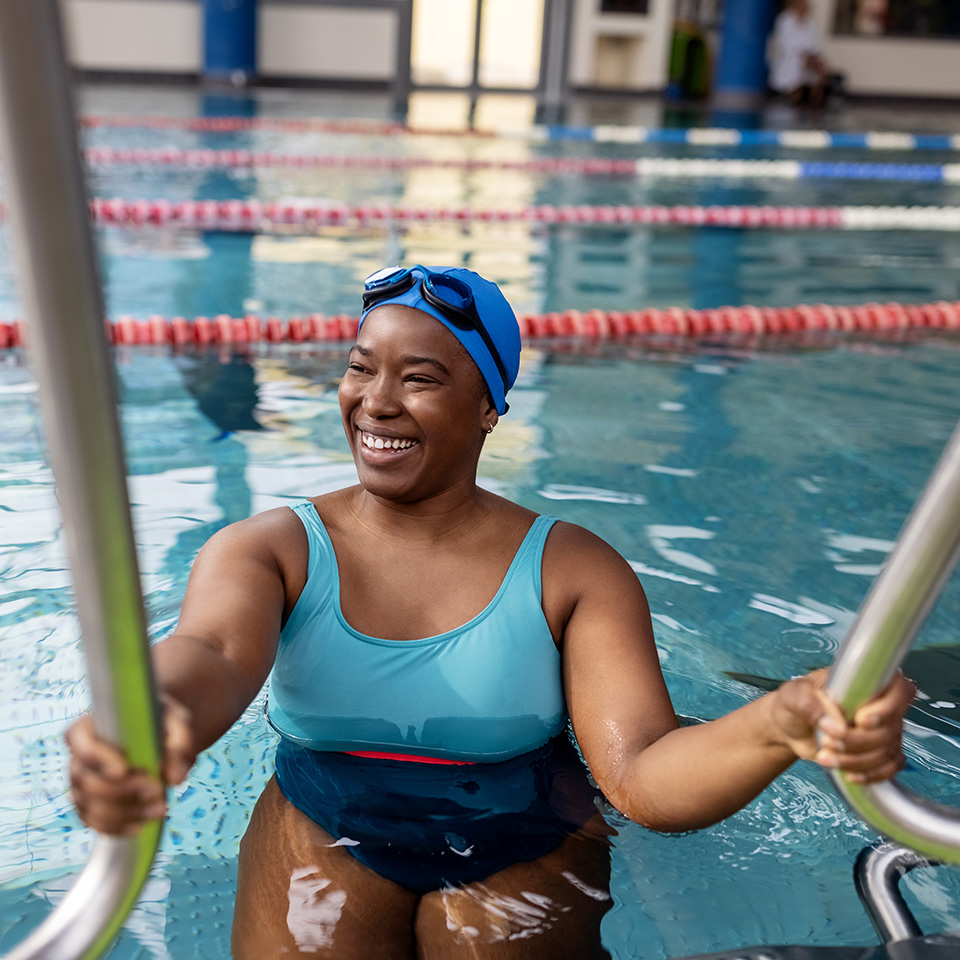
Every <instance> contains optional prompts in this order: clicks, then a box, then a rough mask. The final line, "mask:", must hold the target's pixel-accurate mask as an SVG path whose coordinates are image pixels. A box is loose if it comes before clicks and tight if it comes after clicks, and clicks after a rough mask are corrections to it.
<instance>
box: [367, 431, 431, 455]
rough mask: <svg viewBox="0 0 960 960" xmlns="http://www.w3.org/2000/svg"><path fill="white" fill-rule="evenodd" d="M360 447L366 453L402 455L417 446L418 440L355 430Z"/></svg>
mask: <svg viewBox="0 0 960 960" xmlns="http://www.w3.org/2000/svg"><path fill="white" fill-rule="evenodd" d="M357 435H358V436H359V438H360V444H361V446H362V447H363V448H364V449H365V450H367V451H373V452H377V453H378V452H380V451H383V452H384V453H385V454H396V453H402V452H404V451H406V450H409V449H411V448H412V447H415V446H417V444H418V443H419V442H420V441H419V440H413V439H411V438H409V437H390V436H386V435H385V434H379V433H370V432H368V431H366V430H359V429H358V430H357Z"/></svg>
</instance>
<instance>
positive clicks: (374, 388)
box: [363, 374, 401, 417]
mask: <svg viewBox="0 0 960 960" xmlns="http://www.w3.org/2000/svg"><path fill="white" fill-rule="evenodd" d="M397 389H398V384H397V383H396V380H395V378H393V377H388V376H385V375H383V374H381V375H379V376H376V377H373V378H372V379H371V381H370V383H369V384H368V385H367V389H366V390H365V391H364V394H363V408H364V410H365V411H366V413H367V414H369V415H370V416H372V417H391V416H396V415H397V414H398V413H399V412H400V409H401V404H400V400H399V397H398V392H397Z"/></svg>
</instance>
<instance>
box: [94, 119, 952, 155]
mask: <svg viewBox="0 0 960 960" xmlns="http://www.w3.org/2000/svg"><path fill="white" fill-rule="evenodd" d="M80 123H81V125H82V126H85V127H91V128H96V127H121V128H129V127H143V128H152V129H181V130H193V131H197V132H209V133H236V132H240V131H246V130H278V131H287V132H292V133H346V134H367V135H371V136H398V135H401V134H414V135H426V136H459V137H463V136H474V137H499V138H512V139H525V140H533V141H548V140H590V141H594V142H596V143H673V144H689V145H691V146H775V147H792V148H795V149H801V150H828V149H836V148H853V149H865V150H950V151H952V150H960V134H939V133H935V134H929V133H928V134H924V133H902V132H897V131H890V130H873V131H865V132H842V131H840V132H833V131H829V130H742V129H737V128H734V127H683V128H657V127H643V126H629V125H614V124H599V125H597V126H591V127H582V126H567V125H563V124H553V125H549V124H533V125H530V126H524V127H498V128H491V129H478V128H476V127H458V128H445V129H439V128H438V129H434V128H432V127H409V126H407V125H406V124H403V123H399V122H395V121H389V120H382V121H377V120H330V119H323V118H319V117H169V116H122V115H121V116H111V117H104V116H86V117H82V118H81V120H80Z"/></svg>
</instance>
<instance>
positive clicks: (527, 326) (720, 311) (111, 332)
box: [0, 301, 960, 348]
mask: <svg viewBox="0 0 960 960" xmlns="http://www.w3.org/2000/svg"><path fill="white" fill-rule="evenodd" d="M517 319H518V321H519V323H520V332H521V335H522V336H523V337H525V338H527V339H557V338H560V339H569V338H590V339H601V340H603V339H615V338H618V337H629V336H639V337H673V338H687V339H698V338H708V337H716V336H720V337H724V336H748V337H767V336H773V337H776V336H789V335H792V334H806V333H836V334H883V333H896V332H898V331H899V332H906V331H910V330H940V331H960V301H953V302H948V301H940V302H937V303H926V304H905V303H866V304H862V305H859V306H831V305H829V304H824V303H818V304H800V305H799V306H795V307H753V306H745V307H718V308H716V309H709V310H693V309H685V308H683V307H668V308H666V309H658V308H655V307H649V308H647V309H645V310H622V311H621V310H606V311H605V310H586V311H578V310H566V311H563V312H562V313H542V314H520V315H518V317H517ZM358 323H359V318H358V317H355V316H350V315H348V314H338V315H336V316H324V315H323V314H311V315H310V316H302V317H290V318H288V319H281V318H279V317H260V316H255V315H250V316H246V317H230V316H226V315H224V316H218V317H196V318H195V319H193V320H187V319H186V318H185V317H173V318H167V317H160V316H153V317H150V318H148V319H146V320H143V319H136V318H134V317H126V316H125V317H120V318H119V319H117V320H113V321H107V324H106V329H107V336H108V339H109V341H110V342H111V343H113V344H123V345H132V346H133V345H155V346H161V345H173V346H187V345H198V346H207V345H210V344H247V343H259V342H263V341H265V342H268V343H282V342H290V343H340V342H343V341H352V340H353V339H354V338H355V337H356V335H357V324H358ZM23 342H24V328H23V325H22V323H21V321H19V320H15V321H13V322H11V323H0V348H9V347H17V346H22V345H23Z"/></svg>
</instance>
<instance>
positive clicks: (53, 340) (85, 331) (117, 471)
mask: <svg viewBox="0 0 960 960" xmlns="http://www.w3.org/2000/svg"><path fill="white" fill-rule="evenodd" d="M0 149H2V150H3V157H2V159H3V161H4V174H5V186H6V190H5V201H6V203H7V206H8V208H9V211H10V214H11V225H12V227H13V235H14V241H15V243H14V247H15V251H16V253H17V259H18V266H19V268H20V269H19V279H20V292H21V296H22V299H23V303H24V306H25V308H26V312H27V316H28V318H29V321H30V328H29V338H30V341H31V343H30V347H31V349H30V353H31V356H32V359H33V362H34V367H35V371H36V376H37V381H38V384H39V387H40V405H41V410H42V412H43V416H44V423H45V426H46V432H47V437H48V449H49V457H50V462H51V466H52V468H53V473H54V478H55V480H56V483H57V490H58V495H59V499H60V504H61V508H62V511H63V517H64V525H65V531H66V539H67V545H68V549H69V553H70V561H71V568H72V571H73V580H74V588H75V592H76V598H77V611H78V615H79V618H80V625H81V629H82V632H83V641H84V649H85V652H86V657H87V664H88V670H89V673H90V686H91V692H92V695H93V704H94V718H95V722H96V726H97V729H98V731H99V733H100V735H101V736H103V737H104V738H105V739H107V740H110V741H112V742H113V743H116V744H118V745H119V746H120V747H121V748H122V749H123V750H124V751H125V752H126V755H127V758H128V760H129V761H130V763H131V765H132V766H134V767H138V768H142V769H144V770H146V771H147V772H149V773H151V774H154V775H159V770H160V746H159V743H160V741H159V737H158V722H157V721H158V718H157V709H156V705H155V697H154V692H153V678H152V672H151V668H150V658H149V653H148V649H147V637H146V624H145V619H144V613H143V602H142V598H141V595H140V582H139V577H138V575H137V566H136V554H135V548H134V540H133V529H132V525H131V521H130V511H129V504H128V499H127V489H126V477H125V468H124V460H123V448H122V444H121V439H120V429H119V425H118V423H117V416H116V388H115V383H114V371H113V368H112V365H111V362H110V358H109V355H108V353H107V347H106V343H105V338H104V327H103V316H104V311H103V302H102V298H101V294H100V286H99V282H98V278H97V270H96V261H95V257H94V250H93V242H92V238H91V235H90V224H89V216H88V212H87V203H86V196H85V190H84V185H83V176H82V171H81V169H80V155H79V147H78V143H77V136H76V122H75V119H74V111H73V104H72V98H71V95H70V84H69V74H68V69H67V66H66V62H65V59H64V55H63V43H62V40H61V31H60V22H59V16H58V7H57V2H56V0H2V2H0ZM159 838H160V823H159V822H152V823H149V824H147V825H146V826H145V827H144V828H143V829H142V830H141V831H140V833H139V834H138V835H137V836H135V837H130V838H122V839H120V838H114V837H100V838H99V839H98V840H97V843H96V846H95V848H94V851H93V855H92V857H91V860H90V863H89V864H88V865H87V867H86V868H85V870H84V871H83V873H82V874H81V876H80V878H79V879H78V880H77V882H76V883H75V884H74V886H73V888H72V889H71V890H70V892H69V893H68V894H67V896H66V897H65V898H64V899H63V900H62V901H61V903H60V904H59V905H58V906H57V908H56V909H55V910H54V911H53V913H52V914H51V915H50V916H49V917H48V918H47V920H46V921H45V922H44V923H43V924H42V925H41V926H40V927H39V928H38V929H37V930H36V931H35V932H34V933H33V934H32V935H31V936H30V937H28V938H27V940H26V941H24V942H23V943H22V944H20V945H19V946H17V947H16V948H14V950H13V952H12V953H10V954H9V955H8V960H31V958H36V960H39V958H42V960H80V958H83V960H92V958H94V957H97V956H99V955H100V954H102V953H103V952H104V951H105V950H106V948H107V947H108V946H109V944H110V942H111V940H112V939H113V937H114V935H115V934H116V932H117V931H118V930H119V928H120V926H121V924H122V923H123V921H124V919H125V917H126V915H127V913H128V912H129V910H130V908H131V907H132V906H133V903H134V901H135V900H136V898H137V895H138V894H139V891H140V888H141V886H142V885H143V882H144V880H145V879H146V877H147V873H148V871H149V869H150V864H151V862H152V860H153V855H154V853H155V852H156V848H157V844H158V842H159Z"/></svg>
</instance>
